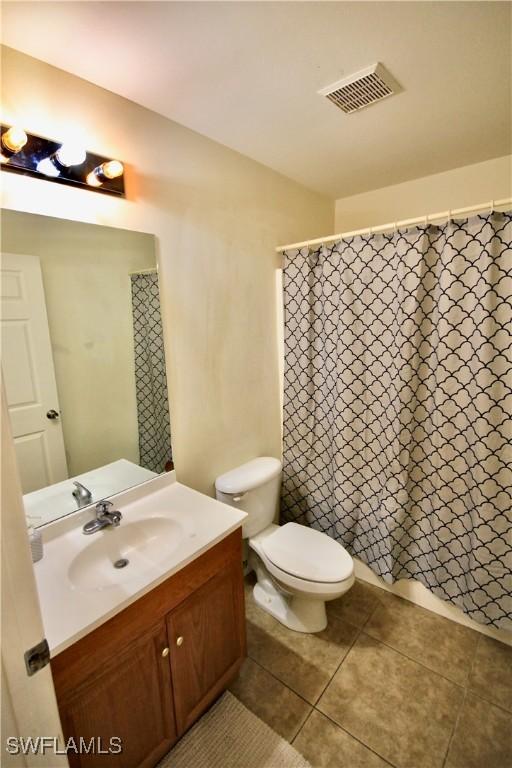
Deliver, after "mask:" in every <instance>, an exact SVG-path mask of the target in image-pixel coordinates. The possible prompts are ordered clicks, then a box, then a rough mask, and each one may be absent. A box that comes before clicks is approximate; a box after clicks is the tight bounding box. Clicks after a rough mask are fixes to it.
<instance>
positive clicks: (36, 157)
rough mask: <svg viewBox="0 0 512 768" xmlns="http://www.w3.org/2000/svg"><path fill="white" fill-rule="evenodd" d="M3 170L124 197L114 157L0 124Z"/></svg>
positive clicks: (121, 176) (119, 166)
mask: <svg viewBox="0 0 512 768" xmlns="http://www.w3.org/2000/svg"><path fill="white" fill-rule="evenodd" d="M0 154H1V161H2V170H5V171H12V172H14V173H21V174H23V175H25V176H33V177H34V178H38V179H45V180H46V181H53V182H57V183H58V184H69V185H71V186H74V187H81V188H82V189H90V190H91V191H94V192H102V193H103V194H106V195H116V196H118V197H124V196H125V188H124V167H123V164H122V163H121V162H119V160H113V159H111V158H108V157H103V156H102V155H96V154H94V153H93V152H86V151H85V150H84V149H83V148H82V147H80V146H76V145H74V144H69V143H68V142H65V143H62V142H57V141H52V140H50V139H45V138H43V137H42V136H36V135H35V134H32V133H25V131H24V130H22V129H21V128H18V127H17V126H6V125H2V126H1V138H0Z"/></svg>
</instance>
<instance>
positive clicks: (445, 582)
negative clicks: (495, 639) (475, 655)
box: [282, 213, 512, 630]
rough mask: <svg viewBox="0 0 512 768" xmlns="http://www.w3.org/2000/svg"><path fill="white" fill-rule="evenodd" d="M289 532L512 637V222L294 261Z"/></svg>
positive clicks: (481, 219) (423, 233) (498, 220)
mask: <svg viewBox="0 0 512 768" xmlns="http://www.w3.org/2000/svg"><path fill="white" fill-rule="evenodd" d="M284 303H285V386H284V460H283V464H284V468H283V491H282V519H283V522H287V521H296V522H299V523H303V524H305V525H309V526H311V527H313V528H316V529H318V530H321V531H324V532H325V533H327V534H329V535H330V536H332V537H333V538H335V539H338V540H339V541H340V542H341V543H342V544H343V545H344V546H345V547H346V548H347V549H348V551H349V552H351V553H352V554H353V555H356V556H357V557H358V558H360V559H361V560H362V561H364V562H365V563H367V564H368V565H369V566H370V568H372V570H374V571H375V573H377V574H379V575H380V576H381V577H382V578H383V579H384V580H385V581H387V582H388V583H391V582H393V581H394V580H395V579H401V578H413V579H418V580H419V581H420V582H422V583H423V584H424V585H425V586H426V587H428V588H429V589H430V590H431V591H432V592H434V593H435V594H436V595H438V596H439V597H442V598H444V599H446V600H449V601H451V602H452V603H454V604H455V605H457V606H459V607H460V608H461V609H462V610H464V611H465V612H466V613H467V614H468V615H469V616H470V617H471V618H473V619H475V620H476V621H479V622H481V623H484V624H491V625H494V626H495V627H500V628H505V629H509V630H511V629H512V575H511V571H512V448H511V439H512V418H511V414H512V328H511V324H512V215H511V214H510V213H507V214H498V213H495V214H492V215H489V216H476V217H474V218H470V219H466V220H464V221H453V222H449V223H447V224H446V225H444V226H428V227H418V228H414V229H410V230H407V231H398V232H395V233H393V234H390V235H368V236H357V237H354V238H352V239H350V240H346V241H342V242H338V243H336V244H335V245H333V246H332V247H325V246H324V247H321V248H319V249H317V250H314V251H311V250H308V249H307V248H303V249H301V250H300V251H297V250H295V251H290V252H288V253H286V254H285V267H284Z"/></svg>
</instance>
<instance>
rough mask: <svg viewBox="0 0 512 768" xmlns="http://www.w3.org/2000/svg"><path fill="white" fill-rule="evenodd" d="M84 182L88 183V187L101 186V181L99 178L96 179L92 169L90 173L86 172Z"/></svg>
mask: <svg viewBox="0 0 512 768" xmlns="http://www.w3.org/2000/svg"><path fill="white" fill-rule="evenodd" d="M86 182H87V183H88V184H89V186H90V187H101V184H102V182H101V181H100V179H98V177H97V176H96V174H95V173H94V171H91V172H90V173H88V174H87V178H86Z"/></svg>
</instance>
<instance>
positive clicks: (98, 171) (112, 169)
mask: <svg viewBox="0 0 512 768" xmlns="http://www.w3.org/2000/svg"><path fill="white" fill-rule="evenodd" d="M123 173H124V167H123V164H122V163H120V162H119V160H108V161H107V162H106V163H102V164H101V165H98V166H97V167H96V168H95V169H94V170H93V171H91V172H90V173H89V174H88V175H87V179H86V181H87V183H88V184H89V186H91V187H101V185H102V184H103V183H104V182H105V181H107V179H117V178H119V176H122V175H123Z"/></svg>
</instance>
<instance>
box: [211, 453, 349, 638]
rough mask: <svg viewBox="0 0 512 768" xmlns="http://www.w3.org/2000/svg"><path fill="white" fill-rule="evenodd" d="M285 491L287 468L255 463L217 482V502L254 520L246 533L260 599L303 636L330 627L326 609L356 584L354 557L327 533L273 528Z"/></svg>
mask: <svg viewBox="0 0 512 768" xmlns="http://www.w3.org/2000/svg"><path fill="white" fill-rule="evenodd" d="M280 487H281V462H280V461H279V460H278V459H274V458H271V457H262V458H258V459H253V460H252V461H249V462H247V464H242V466H240V467H237V468H236V469H233V470H231V471H230V472H226V473H225V474H224V475H221V476H220V477H218V478H217V480H216V482H215V488H216V493H217V499H219V501H222V502H224V504H229V505H230V506H233V507H238V508H239V509H242V510H243V511H244V512H246V513H247V515H248V517H247V518H246V521H245V523H244V525H243V528H242V535H243V537H244V539H248V542H249V548H250V553H249V566H250V568H251V569H253V570H255V571H256V577H257V583H256V585H255V586H254V599H255V600H256V602H257V603H258V605H260V606H261V607H262V608H263V609H264V610H265V611H267V612H268V613H270V614H272V616H274V617H275V618H276V619H278V620H279V621H280V622H281V623H282V624H284V625H285V626H286V627H289V628H290V629H294V630H296V631H297V632H321V630H322V629H325V627H326V626H327V615H326V612H325V603H326V601H327V600H335V599H336V598H337V597H340V596H341V595H342V594H343V593H344V592H346V591H347V590H348V589H350V587H351V586H352V584H353V583H354V563H353V561H352V558H351V556H350V555H349V554H348V552H347V551H346V550H345V549H344V548H343V547H342V546H341V544H339V543H338V542H337V541H334V539H331V538H329V536H327V535H326V534H325V533H321V532H320V531H315V530H313V529H312V528H306V527H305V526H303V525H298V524H297V523H286V525H283V526H279V525H274V524H273V523H272V521H273V519H274V515H275V512H276V510H277V503H278V499H279V493H280Z"/></svg>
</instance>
